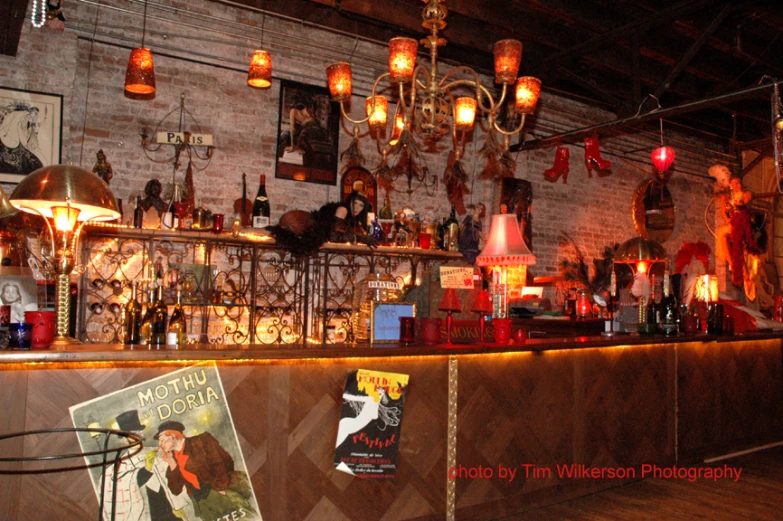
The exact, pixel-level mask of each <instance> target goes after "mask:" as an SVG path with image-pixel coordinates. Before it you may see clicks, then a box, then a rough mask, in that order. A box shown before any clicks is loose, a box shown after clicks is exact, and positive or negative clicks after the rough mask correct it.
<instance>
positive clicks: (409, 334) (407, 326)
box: [400, 317, 416, 344]
mask: <svg viewBox="0 0 783 521" xmlns="http://www.w3.org/2000/svg"><path fill="white" fill-rule="evenodd" d="M415 340H416V319H415V318H413V317H400V343H402V344H412V343H413V342H414V341H415Z"/></svg>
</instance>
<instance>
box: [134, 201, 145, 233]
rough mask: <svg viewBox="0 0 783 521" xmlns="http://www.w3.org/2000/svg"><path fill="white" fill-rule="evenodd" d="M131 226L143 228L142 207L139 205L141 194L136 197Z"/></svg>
mask: <svg viewBox="0 0 783 521" xmlns="http://www.w3.org/2000/svg"><path fill="white" fill-rule="evenodd" d="M133 227H134V228H144V208H142V207H141V196H139V197H137V198H136V208H135V209H134V210H133Z"/></svg>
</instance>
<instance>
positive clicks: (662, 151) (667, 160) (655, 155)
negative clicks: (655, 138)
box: [650, 147, 675, 174]
mask: <svg viewBox="0 0 783 521" xmlns="http://www.w3.org/2000/svg"><path fill="white" fill-rule="evenodd" d="M674 155H675V154H674V149H673V148H672V147H658V148H656V149H655V150H653V151H652V154H650V159H652V163H653V165H655V169H656V170H657V171H658V172H659V173H661V174H662V173H664V172H666V171H667V170H668V169H669V167H670V166H672V163H674Z"/></svg>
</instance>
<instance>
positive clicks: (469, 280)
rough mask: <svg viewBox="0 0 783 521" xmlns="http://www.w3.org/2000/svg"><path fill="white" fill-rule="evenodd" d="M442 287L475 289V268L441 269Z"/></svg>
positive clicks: (443, 267)
mask: <svg viewBox="0 0 783 521" xmlns="http://www.w3.org/2000/svg"><path fill="white" fill-rule="evenodd" d="M440 287H441V288H443V289H446V288H455V289H473V268H449V267H446V266H441V267H440Z"/></svg>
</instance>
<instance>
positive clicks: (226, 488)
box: [70, 363, 261, 521]
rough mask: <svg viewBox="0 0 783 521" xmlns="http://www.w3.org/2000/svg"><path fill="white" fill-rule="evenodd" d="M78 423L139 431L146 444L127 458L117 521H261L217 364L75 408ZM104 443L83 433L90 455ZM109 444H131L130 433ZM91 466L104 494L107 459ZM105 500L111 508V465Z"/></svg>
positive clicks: (119, 476) (95, 482) (180, 372)
mask: <svg viewBox="0 0 783 521" xmlns="http://www.w3.org/2000/svg"><path fill="white" fill-rule="evenodd" d="M70 412H71V419H72V420H73V424H74V426H75V427H90V428H97V427H98V426H100V427H104V428H107V427H108V428H113V429H119V430H123V431H131V432H134V433H136V434H139V435H140V436H141V437H142V438H143V440H144V448H143V449H141V450H140V451H138V452H137V453H135V454H131V455H127V454H124V455H123V460H122V463H121V465H120V470H119V471H118V474H117V480H118V482H117V507H116V509H115V510H116V519H117V520H122V521H127V520H133V521H136V520H150V521H159V520H166V521H172V520H173V519H184V520H187V521H215V520H217V519H242V520H243V521H261V511H260V509H259V507H258V502H257V500H256V497H255V492H254V491H253V486H252V484H251V482H250V479H249V476H248V472H247V466H246V464H245V460H244V457H243V455H242V451H241V449H240V446H239V441H238V439H237V435H236V431H235V429H234V422H233V420H232V418H231V412H230V411H229V408H228V404H227V402H226V396H225V392H224V390H223V385H222V383H221V381H220V375H219V373H218V370H217V367H216V366H215V364H214V363H211V364H200V365H196V366H192V367H187V368H184V369H181V370H178V371H174V372H171V373H167V374H165V375H162V376H160V377H158V378H154V379H152V380H147V381H145V382H142V383H139V384H135V385H133V386H130V387H127V388H125V389H121V390H118V391H115V392H113V393H110V394H107V395H104V396H101V397H98V398H94V399H92V400H90V401H87V402H84V403H81V404H78V405H74V406H73V407H71V408H70ZM96 442H97V443H98V444H99V445H100V447H101V449H102V448H103V444H104V442H105V438H102V437H101V438H100V439H96V438H93V437H92V436H90V434H89V433H79V443H80V444H81V446H82V449H83V450H84V451H85V452H88V451H94V450H95V443H96ZM109 442H110V446H114V447H121V446H123V445H126V444H127V440H125V439H124V438H118V439H116V440H115V439H111V440H109ZM86 459H87V461H88V463H90V464H94V463H98V466H97V467H96V468H91V469H89V472H90V477H91V478H92V482H93V486H94V487H95V491H96V495H100V494H99V491H100V486H101V467H100V457H99V456H92V457H87V458H86ZM107 473H109V474H107V479H106V482H107V484H106V486H105V487H104V492H105V495H104V497H105V499H104V501H105V504H106V505H107V506H106V510H105V511H106V512H107V516H106V517H105V518H106V519H109V518H110V517H109V516H110V512H111V511H110V508H111V491H112V489H111V486H112V485H111V479H110V478H111V475H110V473H111V469H109V470H107Z"/></svg>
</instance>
